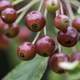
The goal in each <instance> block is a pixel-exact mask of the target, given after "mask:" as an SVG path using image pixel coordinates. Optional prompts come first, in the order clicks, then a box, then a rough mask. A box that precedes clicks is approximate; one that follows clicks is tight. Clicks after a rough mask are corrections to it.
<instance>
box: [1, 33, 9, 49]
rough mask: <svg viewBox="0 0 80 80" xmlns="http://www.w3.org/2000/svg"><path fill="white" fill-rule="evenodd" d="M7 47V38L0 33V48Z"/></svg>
mask: <svg viewBox="0 0 80 80" xmlns="http://www.w3.org/2000/svg"><path fill="white" fill-rule="evenodd" d="M8 47H9V39H8V38H7V37H6V36H5V35H3V34H0V49H5V48H8Z"/></svg>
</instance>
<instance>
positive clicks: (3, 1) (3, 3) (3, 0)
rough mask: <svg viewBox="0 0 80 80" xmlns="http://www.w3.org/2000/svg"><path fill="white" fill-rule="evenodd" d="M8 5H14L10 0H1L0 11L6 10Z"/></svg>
mask: <svg viewBox="0 0 80 80" xmlns="http://www.w3.org/2000/svg"><path fill="white" fill-rule="evenodd" d="M8 7H12V4H11V2H9V1H8V0H1V1H0V13H1V11H2V10H4V9H5V8H8Z"/></svg>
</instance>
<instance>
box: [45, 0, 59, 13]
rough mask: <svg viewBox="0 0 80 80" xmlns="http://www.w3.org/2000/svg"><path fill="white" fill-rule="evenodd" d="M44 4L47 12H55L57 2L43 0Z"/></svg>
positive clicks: (57, 5)
mask: <svg viewBox="0 0 80 80" xmlns="http://www.w3.org/2000/svg"><path fill="white" fill-rule="evenodd" d="M44 5H45V7H46V8H47V10H48V11H49V12H52V13H53V12H56V11H57V10H58V9H59V4H58V2H57V0H56V1H54V0H44Z"/></svg>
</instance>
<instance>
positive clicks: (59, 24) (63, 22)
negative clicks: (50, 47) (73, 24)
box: [54, 15, 69, 32]
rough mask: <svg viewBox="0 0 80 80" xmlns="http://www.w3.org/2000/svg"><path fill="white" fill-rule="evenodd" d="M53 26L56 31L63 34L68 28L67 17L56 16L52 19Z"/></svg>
mask: <svg viewBox="0 0 80 80" xmlns="http://www.w3.org/2000/svg"><path fill="white" fill-rule="evenodd" d="M54 25H55V27H56V28H57V29H59V30H61V31H64V32H65V31H66V29H67V27H68V26H69V17H68V16H66V15H58V16H56V17H55V19H54Z"/></svg>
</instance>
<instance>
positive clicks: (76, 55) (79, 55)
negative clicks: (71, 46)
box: [71, 52, 80, 61]
mask: <svg viewBox="0 0 80 80" xmlns="http://www.w3.org/2000/svg"><path fill="white" fill-rule="evenodd" d="M76 60H78V61H80V52H76V53H74V54H72V55H71V61H76Z"/></svg>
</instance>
